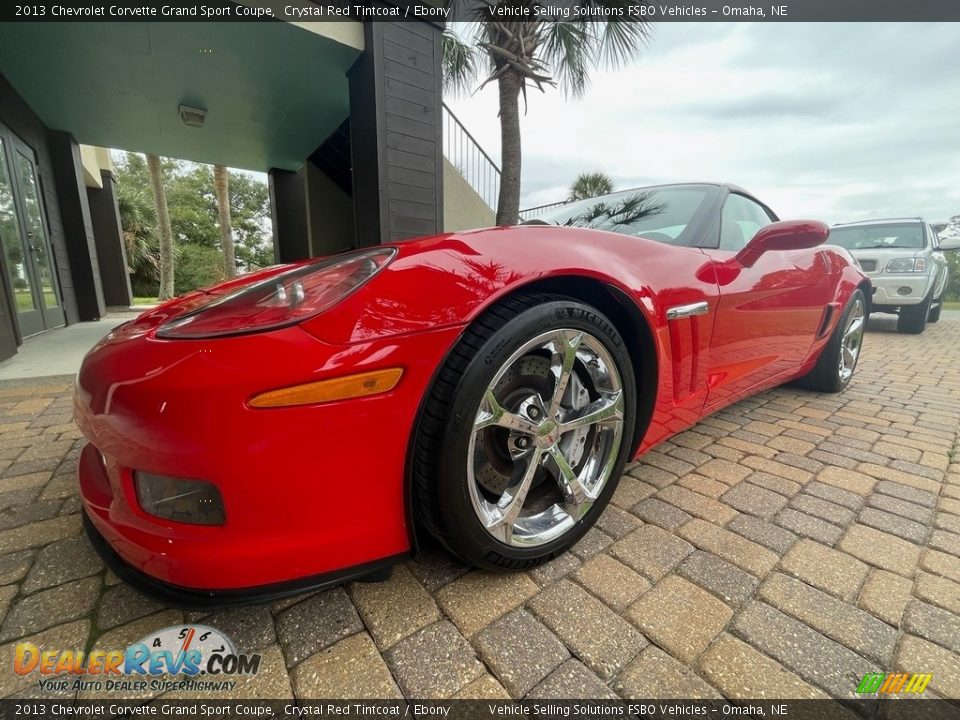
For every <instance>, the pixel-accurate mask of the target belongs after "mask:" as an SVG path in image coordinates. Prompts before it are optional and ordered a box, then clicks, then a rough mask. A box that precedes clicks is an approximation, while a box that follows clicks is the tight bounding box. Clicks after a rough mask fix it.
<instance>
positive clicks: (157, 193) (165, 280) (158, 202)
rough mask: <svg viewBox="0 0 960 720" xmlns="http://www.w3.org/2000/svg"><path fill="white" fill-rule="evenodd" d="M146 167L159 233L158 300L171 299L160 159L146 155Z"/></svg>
mask: <svg viewBox="0 0 960 720" xmlns="http://www.w3.org/2000/svg"><path fill="white" fill-rule="evenodd" d="M147 167H148V168H149V170H150V187H151V188H152V189H153V204H154V206H155V208H156V211H157V230H158V231H159V233H160V293H159V299H160V300H169V299H170V298H172V297H173V268H174V257H173V230H171V229H170V210H169V209H168V208H167V194H166V191H165V190H164V188H163V170H162V169H161V167H160V158H159V157H157V156H156V155H149V154H148V155H147Z"/></svg>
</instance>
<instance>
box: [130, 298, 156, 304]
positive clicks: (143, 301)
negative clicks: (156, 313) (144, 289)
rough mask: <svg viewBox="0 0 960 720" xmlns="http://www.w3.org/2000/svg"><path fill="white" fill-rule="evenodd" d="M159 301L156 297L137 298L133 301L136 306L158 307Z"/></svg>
mask: <svg viewBox="0 0 960 720" xmlns="http://www.w3.org/2000/svg"><path fill="white" fill-rule="evenodd" d="M158 302H160V301H159V300H157V298H155V297H135V298H134V299H133V304H134V305H156V304H157V303H158Z"/></svg>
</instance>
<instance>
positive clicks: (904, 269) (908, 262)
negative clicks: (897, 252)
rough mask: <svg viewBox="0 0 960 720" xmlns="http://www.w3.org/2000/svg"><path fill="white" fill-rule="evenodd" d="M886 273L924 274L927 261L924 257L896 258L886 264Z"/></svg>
mask: <svg viewBox="0 0 960 720" xmlns="http://www.w3.org/2000/svg"><path fill="white" fill-rule="evenodd" d="M886 271H887V272H888V273H912V272H918V273H919V272H926V271H927V259H926V258H925V257H915V258H897V259H896V260H891V261H890V262H888V263H887V267H886Z"/></svg>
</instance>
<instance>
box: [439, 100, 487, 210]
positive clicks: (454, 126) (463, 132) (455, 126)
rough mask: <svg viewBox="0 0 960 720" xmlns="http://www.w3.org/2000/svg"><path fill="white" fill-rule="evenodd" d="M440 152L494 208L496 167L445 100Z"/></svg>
mask: <svg viewBox="0 0 960 720" xmlns="http://www.w3.org/2000/svg"><path fill="white" fill-rule="evenodd" d="M443 155H444V157H445V158H447V160H449V161H450V164H451V165H453V166H454V167H455V168H456V169H457V170H458V171H459V172H460V174H461V175H462V176H463V179H464V180H466V181H467V182H468V183H469V184H470V187H472V188H473V189H474V190H476V192H477V195H479V196H480V197H481V198H482V199H483V201H484V202H485V203H486V204H487V205H489V206H490V207H491V208H492V209H494V210H496V208H497V201H498V198H499V196H500V168H499V167H498V166H497V164H496V163H495V162H494V161H493V160H491V159H490V156H489V155H487V153H485V152H484V151H483V148H482V147H480V143H478V142H477V141H476V139H475V138H474V137H473V135H471V134H470V131H469V130H467V129H466V128H465V127H464V126H463V123H462V122H460V120H459V119H457V116H456V115H454V114H453V111H452V110H450V108H449V107H447V104H446V103H444V104H443Z"/></svg>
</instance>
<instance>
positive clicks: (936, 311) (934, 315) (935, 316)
mask: <svg viewBox="0 0 960 720" xmlns="http://www.w3.org/2000/svg"><path fill="white" fill-rule="evenodd" d="M942 309H943V298H940V299H939V300H935V301H934V303H933V307H931V308H930V312H929V313H928V314H927V322H928V323H931V324H933V323H935V322H937V320H939V319H940V311H941V310H942Z"/></svg>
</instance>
